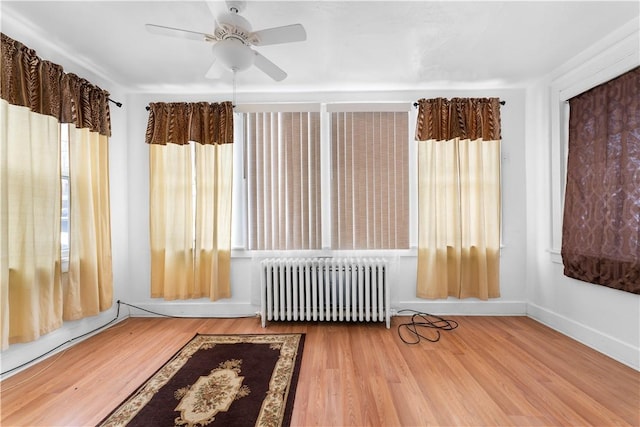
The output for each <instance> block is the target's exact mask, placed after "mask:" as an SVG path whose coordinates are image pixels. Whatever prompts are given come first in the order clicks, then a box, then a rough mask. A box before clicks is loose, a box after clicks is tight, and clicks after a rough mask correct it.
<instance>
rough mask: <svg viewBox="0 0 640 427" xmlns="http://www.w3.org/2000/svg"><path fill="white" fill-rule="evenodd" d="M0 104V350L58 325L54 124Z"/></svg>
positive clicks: (57, 168)
mask: <svg viewBox="0 0 640 427" xmlns="http://www.w3.org/2000/svg"><path fill="white" fill-rule="evenodd" d="M0 106H1V110H0V128H2V131H0V166H2V174H1V175H0V208H1V209H0V225H1V227H2V245H1V253H0V254H1V256H0V269H1V271H2V302H1V303H0V304H1V317H0V318H1V319H2V348H3V349H4V348H6V347H7V346H8V345H9V344H13V343H22V342H29V341H33V340H35V339H37V338H38V337H40V335H43V334H45V333H47V332H50V331H52V330H54V329H56V328H58V327H60V325H61V324H62V287H61V284H60V216H59V213H60V160H59V154H58V147H59V130H60V125H59V124H58V121H57V120H56V119H55V118H54V117H51V116H48V115H43V114H38V113H34V112H32V111H30V110H29V109H28V108H27V107H22V106H16V105H10V104H9V103H8V102H7V101H5V100H4V99H3V100H0ZM18 141H19V143H16V142H18Z"/></svg>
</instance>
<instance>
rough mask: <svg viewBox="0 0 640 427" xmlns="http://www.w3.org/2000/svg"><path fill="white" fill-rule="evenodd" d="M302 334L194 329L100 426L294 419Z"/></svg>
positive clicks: (287, 421)
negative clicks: (209, 332)
mask: <svg viewBox="0 0 640 427" xmlns="http://www.w3.org/2000/svg"><path fill="white" fill-rule="evenodd" d="M303 345H304V334H277V335H274V334H269V335H196V336H195V337H194V338H193V339H192V340H191V341H189V343H187V344H186V345H185V346H184V347H183V348H182V349H181V350H180V351H179V352H178V353H176V355H174V356H173V358H171V360H169V361H168V362H167V363H166V364H165V365H164V366H162V368H160V369H159V370H158V371H157V372H156V373H155V374H154V375H153V376H152V377H151V378H150V379H149V380H147V382H145V383H144V384H143V385H142V386H141V387H140V388H139V389H138V390H137V391H136V392H134V393H133V394H132V395H131V396H130V397H129V398H128V399H127V400H126V401H125V402H123V403H122V404H121V405H120V406H119V407H118V408H116V409H115V410H114V411H113V412H112V413H111V414H110V415H109V416H108V417H107V418H105V419H104V420H103V421H102V422H101V423H100V424H99V425H100V426H104V427H106V426H109V427H111V426H124V425H126V426H144V427H148V426H167V425H175V426H189V427H192V426H193V427H196V426H205V425H206V426H253V425H261V426H274V427H275V426H289V424H290V421H291V413H292V410H293V399H294V394H295V388H296V384H297V381H298V372H299V369H300V361H301V359H302V349H303Z"/></svg>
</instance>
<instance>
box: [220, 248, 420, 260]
mask: <svg viewBox="0 0 640 427" xmlns="http://www.w3.org/2000/svg"><path fill="white" fill-rule="evenodd" d="M417 255H418V250H417V249H416V248H410V249H388V250H384V249H369V250H364V249H363V250H332V249H318V250H288V251H281V250H277V251H252V250H247V249H242V248H235V249H232V250H231V258H276V257H294V256H296V257H387V258H388V257H416V256H417Z"/></svg>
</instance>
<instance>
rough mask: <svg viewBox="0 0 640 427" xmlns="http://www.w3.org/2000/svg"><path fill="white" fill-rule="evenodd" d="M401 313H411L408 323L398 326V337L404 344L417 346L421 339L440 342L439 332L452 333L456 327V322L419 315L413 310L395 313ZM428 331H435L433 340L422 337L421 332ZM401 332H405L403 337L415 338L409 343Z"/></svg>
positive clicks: (431, 315)
mask: <svg viewBox="0 0 640 427" xmlns="http://www.w3.org/2000/svg"><path fill="white" fill-rule="evenodd" d="M402 312H409V313H413V315H412V316H411V321H410V322H407V323H401V324H400V325H398V336H399V337H400V339H401V340H402V342H403V343H405V344H418V343H419V342H420V340H423V339H424V340H427V341H429V342H438V341H439V340H440V331H452V330H454V329H455V328H457V327H458V322H456V321H455V320H450V319H444V318H442V317H440V316H436V315H433V314H429V313H421V312H419V311H415V310H400V311H398V312H397V314H400V313H402ZM428 329H433V330H435V337H434V338H430V337H428V336H426V335H423V333H424V332H422V331H423V330H428ZM402 330H405V331H407V332H405V335H406V334H408V335H410V336H413V337H415V338H414V339H413V340H411V341H409V340H407V339H405V338H404V336H403V335H402V332H401V331H402ZM419 331H420V332H419Z"/></svg>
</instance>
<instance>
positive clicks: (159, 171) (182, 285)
mask: <svg viewBox="0 0 640 427" xmlns="http://www.w3.org/2000/svg"><path fill="white" fill-rule="evenodd" d="M149 155H150V168H149V171H150V177H149V183H150V203H149V213H150V218H149V222H150V231H151V233H150V238H151V296H152V297H154V298H165V299H167V300H174V299H187V298H199V297H202V296H203V294H202V291H201V290H200V289H196V287H195V282H194V270H193V268H194V262H195V260H194V251H193V249H194V248H193V238H194V234H193V200H192V196H191V191H192V182H191V176H192V166H191V149H190V145H188V144H187V145H176V144H167V145H156V144H152V145H150V146H149Z"/></svg>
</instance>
